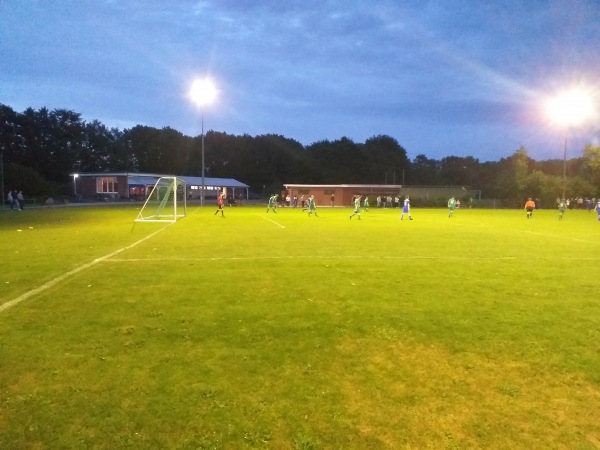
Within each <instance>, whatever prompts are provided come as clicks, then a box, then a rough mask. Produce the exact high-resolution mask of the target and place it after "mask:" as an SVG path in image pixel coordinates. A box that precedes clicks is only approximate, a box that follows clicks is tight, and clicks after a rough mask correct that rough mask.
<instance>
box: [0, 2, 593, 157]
mask: <svg viewBox="0 0 600 450" xmlns="http://www.w3.org/2000/svg"><path fill="white" fill-rule="evenodd" d="M598 24H600V2H599V1H598V0H589V1H586V0H562V1H557V0H548V1H541V0H523V1H515V0H503V1H476V0H471V1H466V0H460V1H459V0H439V1H423V0H422V1H410V0H405V1H401V0H397V1H378V0H372V1H357V0H319V1H313V0H305V1H282V0H254V1H244V0H204V1H188V0H178V1H176V2H165V1H155V0H143V1H142V0H130V1H119V0H105V1H102V0H95V1H92V0H56V1H42V0H37V1H36V0H2V1H0V57H1V59H0V103H4V104H7V105H9V106H11V107H12V108H13V109H15V110H17V111H23V110H24V109H25V108H27V107H30V106H31V107H34V108H36V109H37V108H40V107H43V106H45V107H48V108H50V109H55V108H67V109H72V110H74V111H76V112H79V113H81V114H82V116H83V119H84V120H86V121H91V120H95V119H97V120H100V121H101V122H103V123H104V124H106V125H107V126H109V127H118V128H131V127H133V126H135V125H138V124H141V125H149V126H153V127H157V128H162V127H166V126H169V127H172V128H174V129H177V130H179V131H181V132H183V133H185V134H187V135H198V134H200V117H201V114H200V112H199V110H198V109H197V108H196V107H195V106H194V105H193V104H192V102H191V101H190V100H189V98H188V91H189V88H190V85H191V83H192V80H193V79H194V78H195V77H202V76H205V75H208V76H210V77H211V78H212V79H213V81H214V83H215V84H216V85H217V88H218V89H219V96H218V98H217V100H216V102H215V103H214V104H212V105H210V106H206V107H205V109H204V123H205V130H211V129H212V130H216V131H223V132H226V133H230V134H249V135H253V136H254V135H259V134H267V133H274V134H280V135H283V136H285V137H288V138H292V139H296V140H298V141H299V142H301V143H302V144H305V145H308V144H311V143H313V142H316V141H320V140H325V139H327V140H335V139H339V138H341V137H348V138H350V139H352V140H354V141H355V142H364V140H365V139H367V138H369V137H371V136H374V135H379V134H385V135H389V136H392V137H394V138H396V139H397V140H398V142H399V143H400V145H402V146H403V147H404V148H406V150H407V152H408V156H409V157H410V158H414V157H415V156H416V155H418V154H425V155H427V156H428V157H430V158H436V159H437V158H441V157H444V156H450V155H455V156H474V157H476V158H479V159H480V160H481V161H486V160H497V159H499V158H502V157H506V156H510V155H511V154H512V153H513V152H514V151H515V150H517V149H518V148H519V147H520V146H525V147H526V148H527V149H528V150H529V153H530V156H532V157H533V158H535V159H550V158H562V151H563V145H564V137H565V133H566V129H565V128H564V127H561V126H558V125H557V124H554V123H551V122H550V121H549V120H548V117H547V114H546V113H545V110H544V104H545V101H546V99H547V98H548V97H551V96H553V95H554V94H556V93H557V92H559V91H560V90H562V89H566V88H569V87H571V86H573V85H578V86H580V87H582V88H583V89H585V90H586V92H588V93H589V95H590V96H591V97H592V99H593V101H594V102H595V105H596V111H598V103H599V99H600V26H598ZM568 133H569V155H570V156H579V155H581V151H582V148H583V146H584V145H585V144H594V145H600V120H599V116H598V112H596V114H595V115H594V116H592V117H590V119H589V120H588V121H587V122H586V123H585V124H583V125H582V126H579V127H577V128H572V129H570V130H569V131H568Z"/></svg>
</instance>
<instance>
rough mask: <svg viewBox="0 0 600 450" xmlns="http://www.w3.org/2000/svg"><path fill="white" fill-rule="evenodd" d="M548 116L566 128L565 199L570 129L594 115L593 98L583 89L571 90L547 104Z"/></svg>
mask: <svg viewBox="0 0 600 450" xmlns="http://www.w3.org/2000/svg"><path fill="white" fill-rule="evenodd" d="M546 111H547V113H548V116H549V117H550V118H551V119H552V120H553V121H554V122H555V123H557V124H558V125H560V126H563V127H564V128H565V143H564V147H563V191H562V198H563V199H564V198H565V195H566V189H567V137H568V135H569V129H570V128H572V127H576V126H578V125H581V124H582V123H583V122H585V121H586V120H587V119H588V118H589V117H591V116H592V115H593V113H594V106H593V104H592V99H591V96H590V95H589V94H588V93H587V92H586V91H585V90H583V89H577V88H573V89H569V90H566V91H563V92H561V93H559V94H558V95H556V97H554V98H552V99H550V100H549V101H548V102H547V103H546Z"/></svg>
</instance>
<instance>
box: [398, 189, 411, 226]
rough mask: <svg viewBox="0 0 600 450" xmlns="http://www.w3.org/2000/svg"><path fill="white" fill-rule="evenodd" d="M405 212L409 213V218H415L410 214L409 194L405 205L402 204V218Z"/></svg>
mask: <svg viewBox="0 0 600 450" xmlns="http://www.w3.org/2000/svg"><path fill="white" fill-rule="evenodd" d="M404 214H408V218H409V219H410V220H413V218H412V216H411V215H410V199H409V198H408V195H407V196H406V198H405V199H404V206H402V214H400V220H403V219H404Z"/></svg>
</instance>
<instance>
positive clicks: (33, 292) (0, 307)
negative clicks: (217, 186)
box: [0, 224, 172, 312]
mask: <svg viewBox="0 0 600 450" xmlns="http://www.w3.org/2000/svg"><path fill="white" fill-rule="evenodd" d="M170 225H172V224H169V225H167V226H164V227H162V228H161V229H160V230H157V231H155V232H154V233H152V234H149V235H148V236H146V237H144V238H142V239H140V240H139V241H136V242H134V243H133V244H130V245H128V246H126V247H123V248H120V249H119V250H116V251H114V252H112V253H109V254H108V255H105V256H102V257H100V258H97V259H95V260H93V261H92V262H89V263H87V264H84V265H82V266H79V267H77V268H75V269H73V270H70V271H68V272H67V273H64V274H63V275H60V276H58V277H56V278H54V279H53V280H50V281H48V282H47V283H44V284H42V285H41V286H40V287H37V288H35V289H32V290H31V291H28V292H25V293H24V294H22V295H20V296H19V297H17V298H15V299H12V300H9V301H8V302H6V303H3V304H2V305H0V312H2V311H4V310H6V309H8V308H11V307H12V306H15V305H17V304H19V303H21V302H22V301H23V300H27V299H28V298H29V297H32V296H34V295H36V294H39V293H40V292H42V291H45V290H46V289H49V288H51V287H52V286H55V285H57V284H58V283H60V282H61V281H63V280H64V279H66V278H68V277H70V276H71V275H75V274H76V273H79V272H81V271H82V270H85V269H89V268H90V267H92V266H95V265H96V264H98V263H100V262H103V261H106V260H109V259H110V258H112V257H113V256H115V255H118V254H119V253H121V252H123V251H125V250H129V249H130V248H132V247H135V246H136V245H138V244H141V243H142V242H144V241H146V240H148V239H150V238H152V237H154V236H155V235H157V234H158V233H160V232H161V231H163V230H164V229H165V228H167V227H168V226H170Z"/></svg>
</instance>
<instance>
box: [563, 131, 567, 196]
mask: <svg viewBox="0 0 600 450" xmlns="http://www.w3.org/2000/svg"><path fill="white" fill-rule="evenodd" d="M567 135H568V132H565V146H564V149H563V192H562V199H563V200H565V193H566V190H567Z"/></svg>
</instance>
